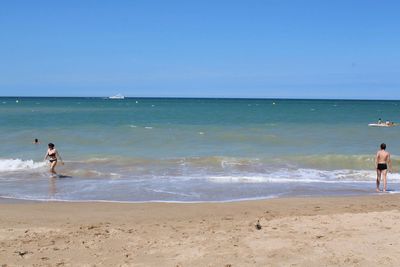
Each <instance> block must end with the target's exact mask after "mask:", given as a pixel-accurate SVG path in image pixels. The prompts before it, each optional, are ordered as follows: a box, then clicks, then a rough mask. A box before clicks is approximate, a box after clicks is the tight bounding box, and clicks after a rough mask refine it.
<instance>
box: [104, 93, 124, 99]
mask: <svg viewBox="0 0 400 267" xmlns="http://www.w3.org/2000/svg"><path fill="white" fill-rule="evenodd" d="M108 99H125V96H123V95H121V94H116V95H113V96H110V97H108Z"/></svg>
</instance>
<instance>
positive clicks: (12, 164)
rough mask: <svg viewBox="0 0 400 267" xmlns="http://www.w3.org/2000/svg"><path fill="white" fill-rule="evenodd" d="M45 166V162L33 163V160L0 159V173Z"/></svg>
mask: <svg viewBox="0 0 400 267" xmlns="http://www.w3.org/2000/svg"><path fill="white" fill-rule="evenodd" d="M45 166H46V162H34V161H33V160H21V159H0V172H12V171H24V170H32V169H39V168H42V167H45Z"/></svg>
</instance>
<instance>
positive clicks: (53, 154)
mask: <svg viewBox="0 0 400 267" xmlns="http://www.w3.org/2000/svg"><path fill="white" fill-rule="evenodd" d="M48 146H49V149H47V153H46V156H45V157H44V160H46V159H47V158H49V162H50V172H51V174H53V175H57V173H56V171H55V169H54V168H55V167H56V165H57V159H58V158H60V160H61V164H62V165H64V162H63V160H62V158H61V156H60V154H58V151H57V150H56V149H55V148H54V144H53V143H49V145H48ZM57 157H58V158H57Z"/></svg>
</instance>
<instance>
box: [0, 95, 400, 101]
mask: <svg viewBox="0 0 400 267" xmlns="http://www.w3.org/2000/svg"><path fill="white" fill-rule="evenodd" d="M0 98H103V99H108V98H109V96H40V95H39V96H11V95H10V96H0ZM126 98H148V99H157V98H158V99H162V98H164V99H232V100H235V99H237V100H240V99H244V100H246V99H247V100H333V101H334V100H338V101H346V100H347V101H400V99H376V98H329V97H328V98H318V97H316V98H307V97H218V96H125V99H126ZM122 100H123V99H122Z"/></svg>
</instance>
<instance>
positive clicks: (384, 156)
mask: <svg viewBox="0 0 400 267" xmlns="http://www.w3.org/2000/svg"><path fill="white" fill-rule="evenodd" d="M388 165H389V172H392V160H391V159H390V154H389V152H387V151H386V144H384V143H382V144H381V150H379V151H378V152H377V153H376V158H375V167H376V192H381V190H380V188H379V184H380V183H381V177H382V176H383V192H386V189H387V180H386V176H387V171H388Z"/></svg>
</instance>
